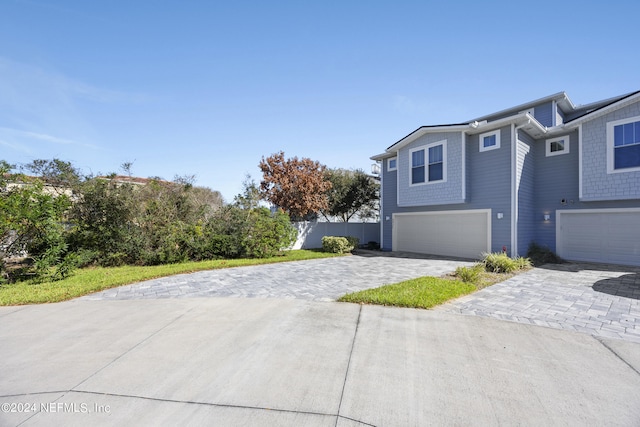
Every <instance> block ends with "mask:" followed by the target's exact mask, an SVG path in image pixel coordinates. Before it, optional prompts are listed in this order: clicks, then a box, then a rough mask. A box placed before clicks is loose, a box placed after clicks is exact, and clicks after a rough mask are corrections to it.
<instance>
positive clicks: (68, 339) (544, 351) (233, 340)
mask: <svg viewBox="0 0 640 427" xmlns="http://www.w3.org/2000/svg"><path fill="white" fill-rule="evenodd" d="M388 260H391V261H395V262H391V263H389V261H388ZM416 260H418V261H416ZM319 261H322V262H317V261H308V262H302V263H294V264H280V265H279V267H278V268H283V269H286V268H291V269H293V271H294V272H295V273H293V274H291V275H289V276H287V277H288V282H287V283H290V287H291V288H292V290H287V291H286V292H283V293H282V294H279V295H278V292H277V291H276V290H275V288H273V287H272V285H271V284H270V283H271V280H274V279H272V278H270V277H272V276H273V275H275V276H277V277H279V278H280V279H282V277H281V276H278V274H276V272H275V271H274V270H271V268H273V266H263V268H260V269H257V272H256V271H253V270H249V271H245V270H243V271H239V272H238V271H236V272H234V273H233V274H234V275H235V276H230V277H231V278H232V279H234V280H236V282H235V283H236V284H235V285H234V286H229V287H228V288H226V290H225V291H224V292H227V294H228V295H230V296H254V297H256V298H222V297H219V296H211V295H212V293H211V292H212V290H213V289H218V288H217V287H216V286H217V285H215V284H214V285H211V286H209V288H208V290H206V291H205V290H203V289H200V290H199V291H194V292H185V291H180V292H178V293H174V294H172V293H171V291H172V290H175V288H176V287H177V288H178V289H180V288H181V287H182V288H183V290H184V289H194V288H198V286H197V285H195V284H194V283H195V282H194V283H191V282H190V280H191V279H189V278H180V279H179V280H176V281H175V282H174V281H170V282H169V283H166V284H165V285H166V287H167V292H168V293H165V292H164V291H162V292H161V293H160V294H159V295H158V294H156V296H155V297H152V296H151V295H150V294H149V292H150V291H149V290H148V288H147V290H145V291H142V289H145V288H144V287H143V288H140V289H137V288H136V289H135V290H134V289H132V290H131V291H126V292H124V293H120V294H117V293H116V294H115V295H111V294H108V293H103V294H102V295H101V296H100V297H99V298H98V295H93V296H90V297H85V298H79V299H76V300H73V301H68V302H65V303H59V304H47V305H39V306H24V307H0V343H2V345H0V360H2V370H1V371H0V403H1V404H2V405H1V408H2V411H0V425H3V426H4V425H8V426H11V425H21V426H49V425H69V426H74V425H77V426H85V425H88V424H90V425H94V426H101V425H130V424H136V425H143V426H144V425H149V426H152V425H153V426H156V425H221V426H236V425H252V426H253V425H257V426H261V425H264V426H272V425H279V426H280V425H285V426H287V425H290V426H300V425H308V426H345V427H346V426H348V427H354V426H366V425H370V426H371V425H373V426H404V425H425V424H427V425H544V426H548V425H580V426H583V425H608V426H609V425H620V426H637V425H640V344H637V343H634V342H632V341H631V340H622V339H611V338H607V337H605V336H593V335H590V334H584V333H578V332H574V331H565V330H558V329H552V328H550V327H548V326H549V325H546V326H547V327H540V326H537V325H532V324H522V323H516V322H505V321H502V320H497V319H493V318H490V317H486V316H478V315H474V316H463V315H460V314H459V313H457V312H447V311H444V310H441V311H432V310H431V311H428V310H413V309H400V308H393V307H377V306H360V305H355V304H338V303H333V302H319V301H317V299H321V298H334V297H333V295H335V293H336V292H338V290H337V289H335V288H334V287H333V286H332V285H331V280H328V281H327V282H322V281H321V280H320V278H321V277H324V276H326V275H329V276H330V275H332V274H336V276H335V278H338V277H340V278H342V279H341V280H343V281H342V282H341V283H342V284H341V285H340V291H339V292H341V293H343V291H344V290H345V289H349V287H350V286H353V283H360V282H359V280H360V279H358V277H360V275H362V276H363V277H364V279H363V280H364V281H365V282H366V281H367V280H372V277H378V279H377V280H379V282H375V283H374V284H373V286H377V284H378V283H380V284H382V283H389V282H395V281H398V280H402V278H403V277H406V276H407V275H408V276H412V275H416V276H420V275H424V274H431V275H433V274H436V273H437V272H438V271H439V270H438V269H439V268H444V266H445V265H447V268H449V267H452V266H453V265H455V264H451V265H449V264H446V263H448V262H451V261H448V260H429V259H424V258H407V257H399V258H394V257H347V258H339V259H333V260H319ZM435 261H438V262H435ZM439 261H442V262H443V263H444V264H443V263H440V262H439ZM325 262H326V263H325ZM453 262H454V263H457V262H459V261H453ZM462 263H464V262H462ZM354 266H358V267H357V268H355V267H354ZM375 266H377V267H375ZM427 266H429V267H427ZM264 267H269V268H268V269H267V268H264ZM369 268H372V269H375V270H372V271H369V270H368V269H369ZM422 268H424V270H423V269H422ZM263 270H264V271H266V272H270V273H269V274H266V273H263V272H262V271H263ZM276 270H277V269H276ZM314 271H315V272H317V274H316V276H314V277H315V278H316V279H318V281H320V282H321V283H324V284H323V285H318V286H316V287H314V286H313V282H314V281H315V280H312V279H310V278H309V277H306V278H305V277H302V276H304V275H309V274H311V272H314ZM337 272H339V273H337ZM349 272H351V273H349ZM545 272H548V273H549V274H551V275H552V276H545V275H544V274H545ZM557 273H569V272H561V271H560V272H557ZM578 273H579V272H578ZM617 273H620V272H619V271H618V272H609V273H607V274H609V275H611V274H613V275H615V274H617ZM622 273H624V274H623V276H624V275H628V274H634V273H629V272H622ZM226 274H230V273H229V272H227V273H226ZM346 274H351V276H349V277H352V279H351V280H348V279H347V278H346V276H345V275H346ZM527 274H530V275H531V277H532V278H535V277H537V278H538V279H539V283H543V282H545V281H546V280H555V279H553V277H556V276H553V275H554V274H556V272H554V271H553V270H540V269H536V270H533V271H532V272H531V273H527ZM585 274H586V273H585ZM379 276H380V277H379ZM522 276H524V275H521V276H518V277H522ZM543 277H546V278H545V279H543ZM558 277H560V276H558ZM572 277H575V276H566V279H567V280H569V279H570V278H572ZM598 277H600V279H599V282H600V283H601V286H602V289H605V288H606V285H607V284H608V283H609V282H606V281H607V280H609V279H608V278H607V277H609V276H606V277H604V276H602V277H601V276H598ZM243 278H244V279H243ZM261 278H262V279H261ZM172 280H174V279H172ZM185 280H186V284H185V282H184V281H185ZM221 280H222V279H221ZM512 280H513V279H512ZM200 281H202V280H201V279H198V280H196V282H198V283H199V282H200ZM296 281H300V282H301V283H305V284H306V285H305V286H304V288H306V289H307V290H306V291H304V292H300V291H297V290H295V289H293V288H295V287H296V286H295V283H296ZM245 282H246V283H249V282H254V285H252V286H249V287H246V286H242V283H245ZM171 283H174V284H173V285H171ZM260 283H262V284H263V285H262V286H263V288H265V289H269V291H268V292H264V293H261V292H258V293H256V292H255V290H256V289H260V286H259V284H260ZM369 283H370V284H369V286H371V282H369ZM255 284H257V285H255ZM146 285H148V283H147V284H139V285H135V286H146ZM172 286H174V288H173V289H169V288H172ZM359 286H361V285H360V284H357V285H356V287H359ZM514 286H515V285H513V284H512V286H511V287H514ZM234 287H235V289H237V290H236V291H234V292H232V291H231V289H233V288H234ZM497 289H499V288H497ZM505 289H506V288H505ZM200 291H202V292H200ZM503 292H506V291H503ZM522 292H523V291H522ZM522 292H521V293H522ZM609 292H610V293H612V292H613V291H612V290H611V289H609ZM125 295H126V297H125ZM223 295H224V294H223ZM475 295H477V294H475ZM605 295H610V294H605ZM204 296H207V297H206V298H205V297H204ZM263 297H272V298H263ZM621 298H626V299H629V300H633V301H637V300H634V299H633V298H627V297H621ZM305 299H306V300H305ZM314 300H315V301H314ZM454 311H455V310H454ZM476 314H479V313H476ZM510 320H513V319H510ZM516 320H517V319H516Z"/></svg>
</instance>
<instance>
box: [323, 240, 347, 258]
mask: <svg viewBox="0 0 640 427" xmlns="http://www.w3.org/2000/svg"><path fill="white" fill-rule="evenodd" d="M353 248H354V247H353V245H352V244H350V243H349V240H347V238H346V237H338V236H324V237H323V238H322V250H323V251H325V252H331V253H334V254H344V253H347V252H351V251H352V250H353Z"/></svg>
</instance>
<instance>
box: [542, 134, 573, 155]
mask: <svg viewBox="0 0 640 427" xmlns="http://www.w3.org/2000/svg"><path fill="white" fill-rule="evenodd" d="M558 141H564V150H562V151H554V152H552V151H551V143H553V142H558ZM569 141H570V138H569V135H565V136H560V137H558V138H551V139H547V140H546V141H545V143H544V144H545V156H546V157H551V156H560V155H562V154H569V148H570V147H569V144H570V142H569Z"/></svg>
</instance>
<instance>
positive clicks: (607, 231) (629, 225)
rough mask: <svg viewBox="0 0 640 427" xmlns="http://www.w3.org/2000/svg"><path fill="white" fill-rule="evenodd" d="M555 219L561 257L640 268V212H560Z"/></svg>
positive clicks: (598, 210) (594, 210) (639, 210)
mask: <svg viewBox="0 0 640 427" xmlns="http://www.w3.org/2000/svg"><path fill="white" fill-rule="evenodd" d="M556 215H557V218H556V219H557V221H556V227H557V228H556V249H557V252H558V255H559V256H560V257H562V258H565V259H568V260H573V261H593V262H604V263H612V264H626V265H640V209H635V208H634V209H590V210H586V211H585V210H583V211H557V212H556Z"/></svg>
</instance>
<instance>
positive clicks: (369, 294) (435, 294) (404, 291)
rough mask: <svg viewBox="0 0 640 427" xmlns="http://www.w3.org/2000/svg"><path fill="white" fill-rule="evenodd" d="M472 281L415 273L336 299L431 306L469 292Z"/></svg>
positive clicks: (422, 306)
mask: <svg viewBox="0 0 640 427" xmlns="http://www.w3.org/2000/svg"><path fill="white" fill-rule="evenodd" d="M476 289H477V288H476V286H475V285H474V284H471V283H465V282H461V281H459V280H451V279H444V278H440V277H419V278H417V279H411V280H406V281H404V282H400V283H395V284H392V285H385V286H382V287H379V288H375V289H366V290H364V291H360V292H354V293H351V294H347V295H345V296H343V297H341V298H340V299H338V301H342V302H354V303H360V304H377V305H394V306H398V307H413V308H431V307H434V306H436V305H439V304H442V303H444V302H446V301H448V300H450V299H453V298H457V297H459V296H462V295H466V294H469V293H471V292H473V291H475V290H476Z"/></svg>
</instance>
